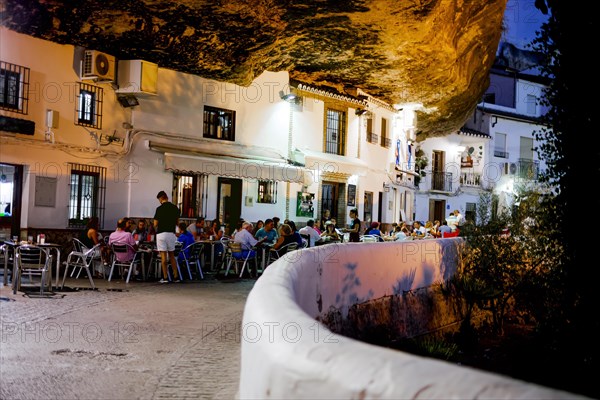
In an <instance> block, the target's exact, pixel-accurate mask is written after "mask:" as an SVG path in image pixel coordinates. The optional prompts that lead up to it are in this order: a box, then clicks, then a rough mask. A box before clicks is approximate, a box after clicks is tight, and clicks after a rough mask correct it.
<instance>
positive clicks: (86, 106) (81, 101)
mask: <svg viewBox="0 0 600 400" xmlns="http://www.w3.org/2000/svg"><path fill="white" fill-rule="evenodd" d="M103 97H104V91H103V89H102V88H101V87H98V86H94V85H88V84H87V83H81V82H80V83H79V97H78V100H77V110H76V115H75V121H76V125H81V126H87V127H89V128H96V129H101V128H102V103H103V101H104V100H103Z"/></svg>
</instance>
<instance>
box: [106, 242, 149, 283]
mask: <svg viewBox="0 0 600 400" xmlns="http://www.w3.org/2000/svg"><path fill="white" fill-rule="evenodd" d="M110 248H111V250H112V253H113V260H112V263H111V265H110V273H109V274H108V281H109V282H110V280H111V279H112V275H113V272H114V269H115V267H119V272H120V274H121V275H122V269H123V268H127V269H128V270H129V271H128V272H127V279H126V280H125V283H129V279H130V278H131V271H133V270H134V269H135V266H136V264H137V263H140V264H141V262H140V261H141V259H140V257H139V256H140V255H141V254H140V253H138V252H137V251H136V250H135V248H134V247H133V246H132V245H130V244H129V243H122V242H114V243H112V244H111V245H110ZM130 252H133V258H132V259H131V260H127V261H119V260H118V259H117V254H129V253H130ZM142 276H143V277H144V279H146V272H145V271H143V270H142Z"/></svg>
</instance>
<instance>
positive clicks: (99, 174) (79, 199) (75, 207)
mask: <svg viewBox="0 0 600 400" xmlns="http://www.w3.org/2000/svg"><path fill="white" fill-rule="evenodd" d="M68 169H69V200H68V205H67V208H68V210H69V213H68V224H67V225H68V227H69V228H84V227H85V225H86V222H87V220H89V218H91V217H98V221H99V223H100V228H102V226H103V225H104V204H105V196H106V168H104V167H99V166H96V165H85V164H76V163H68ZM74 177H76V179H77V184H76V185H74V184H73V183H74V182H73V178H74ZM84 177H93V180H94V181H93V190H92V191H93V195H92V199H90V202H91V205H89V206H87V208H88V210H84V208H86V206H85V205H83V202H84V201H83V194H82V190H83V188H84V187H85V185H84V184H83V183H84V182H83V179H84ZM88 186H89V185H88ZM74 191H75V192H76V193H74ZM74 196H75V199H74ZM74 202H75V204H73V203H74ZM86 211H88V212H89V215H84V214H86Z"/></svg>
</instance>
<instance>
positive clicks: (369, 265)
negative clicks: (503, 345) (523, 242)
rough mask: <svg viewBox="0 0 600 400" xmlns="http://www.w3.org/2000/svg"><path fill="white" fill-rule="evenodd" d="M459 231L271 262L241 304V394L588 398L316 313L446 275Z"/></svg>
mask: <svg viewBox="0 0 600 400" xmlns="http://www.w3.org/2000/svg"><path fill="white" fill-rule="evenodd" d="M459 240H460V239H442V240H435V241H434V240H432V241H419V242H404V243H387V244H379V243H371V244H369V243H361V244H354V243H352V244H344V245H340V246H332V245H329V246H320V247H316V248H311V249H306V250H303V251H301V252H299V251H297V252H294V253H292V254H293V256H292V254H290V255H289V257H285V258H284V259H282V260H280V261H277V262H276V263H274V264H272V265H271V266H269V268H268V269H267V270H266V272H265V274H264V275H263V276H262V277H261V278H260V279H259V280H258V281H257V283H256V285H255V286H254V288H253V289H252V291H251V292H250V295H249V296H248V300H247V302H246V306H245V309H244V317H243V325H242V358H241V374H240V392H239V397H240V399H266V398H275V399H284V398H285V399H316V398H318V399H365V398H378V399H409V398H411V399H412V398H427V399H448V398H457V399H475V398H477V399H481V398H490V399H497V398H503V399H541V398H543V399H565V398H573V399H575V398H582V397H580V396H576V395H573V394H570V393H566V392H561V391H557V390H552V389H548V388H544V387H541V386H536V385H533V384H529V383H525V382H522V381H517V380H514V379H509V378H506V377H503V376H500V375H494V374H491V373H485V372H481V371H477V370H474V369H471V368H466V367H460V366H456V365H454V364H450V363H446V362H442V361H437V360H433V359H430V358H423V357H418V356H414V355H410V354H407V353H403V352H400V351H396V350H389V349H385V348H381V347H376V346H373V345H368V344H365V343H361V342H357V341H355V340H352V339H348V338H345V337H343V336H339V335H336V334H333V333H332V332H330V331H329V330H328V329H327V328H326V327H325V326H323V325H321V324H320V323H318V322H317V321H316V320H315V318H316V317H317V316H319V315H320V314H322V313H324V312H327V311H329V310H330V307H334V308H335V309H340V310H342V311H344V310H347V308H348V307H349V306H351V305H352V304H355V303H359V302H361V301H365V300H368V299H373V298H377V297H381V296H383V295H385V294H392V293H396V292H397V291H400V290H409V289H416V288H419V287H426V286H429V285H431V284H433V283H434V282H436V281H438V280H440V279H443V278H447V277H449V276H450V275H451V274H453V273H454V265H456V264H455V262H456V252H455V251H454V249H455V247H454V246H453V244H455V243H458V241H459ZM394 260H395V262H393V261H394ZM273 299H277V301H273Z"/></svg>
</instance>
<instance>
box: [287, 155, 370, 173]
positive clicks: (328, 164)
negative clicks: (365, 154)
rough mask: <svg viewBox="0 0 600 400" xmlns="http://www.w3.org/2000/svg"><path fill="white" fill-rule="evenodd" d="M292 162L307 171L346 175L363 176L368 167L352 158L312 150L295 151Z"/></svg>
mask: <svg viewBox="0 0 600 400" xmlns="http://www.w3.org/2000/svg"><path fill="white" fill-rule="evenodd" d="M293 157H294V161H295V162H298V163H299V164H303V165H304V166H305V167H306V168H307V169H309V170H313V171H319V172H320V173H321V174H322V173H333V174H348V175H359V176H365V175H366V174H367V171H368V169H369V165H368V164H367V163H366V162H364V161H362V160H359V159H358V158H354V157H346V156H339V155H337V154H329V153H323V152H320V151H312V150H307V149H304V150H296V151H294V154H293Z"/></svg>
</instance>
